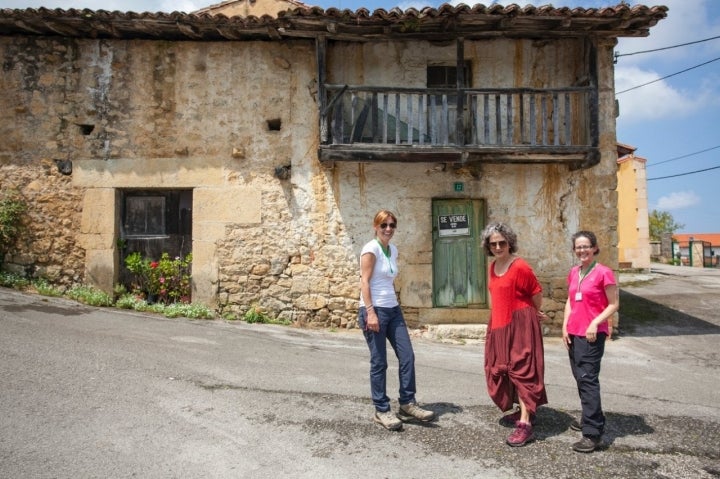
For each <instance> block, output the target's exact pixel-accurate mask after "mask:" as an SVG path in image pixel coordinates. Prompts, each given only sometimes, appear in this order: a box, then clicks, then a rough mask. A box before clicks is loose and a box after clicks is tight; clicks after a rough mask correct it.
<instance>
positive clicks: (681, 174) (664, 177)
mask: <svg viewBox="0 0 720 479" xmlns="http://www.w3.org/2000/svg"><path fill="white" fill-rule="evenodd" d="M718 168H720V165H718V166H713V167H712V168H705V169H704V170H696V171H688V172H687V173H679V174H677V175H670V176H660V177H657V178H648V179H647V181H652V180H664V179H667V178H676V177H678V176H685V175H694V174H695V173H702V172H703V171H710V170H717V169H718Z"/></svg>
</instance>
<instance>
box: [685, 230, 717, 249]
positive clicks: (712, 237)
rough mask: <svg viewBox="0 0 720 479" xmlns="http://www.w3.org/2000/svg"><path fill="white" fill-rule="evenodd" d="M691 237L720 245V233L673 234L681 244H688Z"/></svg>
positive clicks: (694, 239) (713, 244)
mask: <svg viewBox="0 0 720 479" xmlns="http://www.w3.org/2000/svg"><path fill="white" fill-rule="evenodd" d="M690 238H693V241H707V242H708V243H710V244H711V245H712V246H717V247H720V233H675V234H674V235H673V240H674V241H677V242H678V243H680V246H687V245H688V243H689V242H690Z"/></svg>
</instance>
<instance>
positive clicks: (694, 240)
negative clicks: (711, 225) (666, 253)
mask: <svg viewBox="0 0 720 479" xmlns="http://www.w3.org/2000/svg"><path fill="white" fill-rule="evenodd" d="M672 252H673V259H675V260H677V259H679V260H680V263H681V264H682V265H684V266H694V267H696V268H702V267H705V268H707V267H716V266H717V265H718V256H719V255H720V233H675V234H674V235H673V236H672Z"/></svg>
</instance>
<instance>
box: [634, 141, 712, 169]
mask: <svg viewBox="0 0 720 479" xmlns="http://www.w3.org/2000/svg"><path fill="white" fill-rule="evenodd" d="M717 148H720V145H718V146H713V147H712V148H707V149H705V150H700V151H696V152H695V153H688V154H687V155H682V156H676V157H675V158H670V159H669V160H663V161H658V162H657V163H653V164H652V165H647V167H648V168H649V167H651V166H655V165H662V164H663V163H669V162H671V161H675V160H681V159H683V158H687V157H688V156H695V155H699V154H700V153H705V152H706V151H711V150H715V149H717Z"/></svg>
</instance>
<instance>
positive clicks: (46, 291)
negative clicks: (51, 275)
mask: <svg viewBox="0 0 720 479" xmlns="http://www.w3.org/2000/svg"><path fill="white" fill-rule="evenodd" d="M32 285H33V288H35V290H36V291H37V292H38V294H41V295H42V296H53V297H58V296H62V295H63V292H62V291H61V290H59V289H58V288H56V287H55V286H53V285H51V284H50V283H48V281H47V280H46V279H42V278H41V279H36V280H34V281H33V282H32Z"/></svg>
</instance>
